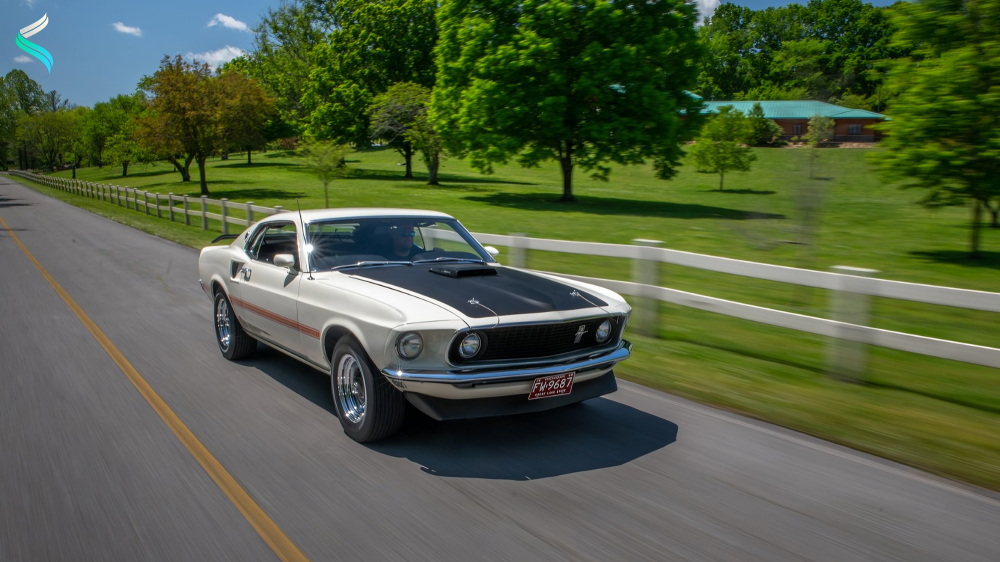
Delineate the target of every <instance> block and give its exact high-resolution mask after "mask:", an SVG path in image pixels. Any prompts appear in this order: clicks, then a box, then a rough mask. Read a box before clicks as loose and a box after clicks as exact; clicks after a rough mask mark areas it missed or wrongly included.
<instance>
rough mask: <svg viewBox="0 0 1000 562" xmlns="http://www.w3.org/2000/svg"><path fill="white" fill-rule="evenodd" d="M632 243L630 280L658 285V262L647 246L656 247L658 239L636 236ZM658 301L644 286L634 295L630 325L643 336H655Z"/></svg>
mask: <svg viewBox="0 0 1000 562" xmlns="http://www.w3.org/2000/svg"><path fill="white" fill-rule="evenodd" d="M632 243H633V244H635V245H637V246H638V248H637V249H636V251H637V257H636V259H634V260H632V281H634V282H636V283H640V284H642V285H652V286H654V287H657V286H659V284H660V283H659V279H658V277H659V275H658V272H659V270H660V262H659V261H656V260H654V259H653V258H654V255H653V252H652V251H651V250H650V249H649V248H658V247H659V246H660V244H663V242H660V241H659V240H645V239H642V238H636V239H635V240H632ZM659 308H660V303H659V301H658V300H656V299H655V298H654V297H653V295H651V294H649V291H648V290H647V289H646V287H640V288H639V294H638V295H636V300H635V306H633V307H632V317H633V319H634V320H633V323H632V326H633V327H634V328H635V330H636V333H638V334H640V335H643V336H650V337H655V336H656V323H657V320H658V317H659V314H658V311H659Z"/></svg>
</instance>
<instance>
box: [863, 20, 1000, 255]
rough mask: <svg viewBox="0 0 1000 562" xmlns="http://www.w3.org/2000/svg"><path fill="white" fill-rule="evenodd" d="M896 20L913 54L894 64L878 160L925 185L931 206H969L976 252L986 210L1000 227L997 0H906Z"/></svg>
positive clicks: (895, 174)
mask: <svg viewBox="0 0 1000 562" xmlns="http://www.w3.org/2000/svg"><path fill="white" fill-rule="evenodd" d="M897 23H898V25H899V26H900V32H899V35H898V37H897V41H898V42H899V43H901V44H902V45H903V46H904V47H912V48H913V55H912V56H911V57H909V58H906V59H903V60H900V61H898V62H897V64H895V65H894V66H893V67H892V68H891V70H890V78H889V80H890V84H891V85H892V86H893V87H895V89H896V91H897V92H898V93H899V97H898V98H897V99H896V100H895V102H894V103H893V113H892V121H890V122H888V123H887V124H886V125H885V129H886V130H887V131H888V132H889V135H888V137H887V139H886V140H887V142H886V146H887V148H888V150H887V151H886V152H884V153H882V154H881V155H880V156H881V157H880V158H879V162H880V164H881V167H882V170H883V172H884V173H885V174H886V176H887V177H888V178H892V179H902V180H904V181H905V187H916V188H922V189H926V190H927V191H928V193H927V195H926V197H924V198H923V200H922V203H923V204H924V205H926V206H930V207H938V206H946V205H965V204H970V206H971V207H972V224H971V232H970V239H969V246H970V253H971V255H972V257H979V255H980V254H979V245H980V223H981V220H982V211H983V209H984V208H985V209H987V210H988V211H990V212H991V213H992V214H993V224H994V225H995V226H1000V225H997V214H998V212H1000V96H998V94H997V93H998V92H1000V34H998V33H997V30H998V29H1000V0H924V1H922V2H919V3H915V4H905V5H902V6H900V7H899V17H898V19H897ZM994 199H997V207H992V206H991V202H992V201H993V200H994Z"/></svg>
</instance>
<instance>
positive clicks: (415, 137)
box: [406, 111, 446, 185]
mask: <svg viewBox="0 0 1000 562" xmlns="http://www.w3.org/2000/svg"><path fill="white" fill-rule="evenodd" d="M406 138H408V139H409V140H410V142H411V143H413V148H415V149H416V150H417V151H419V152H420V157H421V159H422V160H423V161H424V165H425V166H427V184H428V185H440V184H439V183H438V170H440V169H441V158H442V157H443V156H444V155H445V154H446V151H445V147H444V139H442V138H441V135H439V134H438V133H437V131H436V130H435V129H434V124H433V123H432V122H431V120H430V117H429V116H428V115H427V112H426V111H424V112H423V113H420V114H418V115H417V117H416V119H414V121H413V125H412V126H411V127H410V129H409V130H408V131H406Z"/></svg>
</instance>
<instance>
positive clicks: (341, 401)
mask: <svg viewBox="0 0 1000 562" xmlns="http://www.w3.org/2000/svg"><path fill="white" fill-rule="evenodd" d="M330 363H331V367H330V386H331V389H332V391H333V403H334V405H335V407H336V408H337V417H338V418H340V425H342V426H343V427H344V433H346V434H347V436H348V437H350V438H351V439H354V440H355V441H357V442H358V443H367V442H370V441H378V440H379V439H385V438H386V437H389V436H390V435H393V434H394V433H396V432H397V431H399V428H400V426H402V425H403V415H404V414H405V413H406V399H405V398H404V397H403V394H402V393H401V392H399V391H398V390H396V389H395V388H394V387H393V386H392V385H391V384H389V381H387V380H385V377H383V376H382V375H381V374H376V372H375V369H374V367H373V366H372V364H371V361H369V360H368V355H367V354H366V353H365V351H364V349H362V347H361V344H360V343H358V341H357V340H356V339H354V338H352V337H350V336H344V337H343V338H341V339H340V341H338V342H337V345H336V346H335V347H334V348H333V357H332V361H331V362H330Z"/></svg>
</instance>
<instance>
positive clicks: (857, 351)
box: [10, 171, 1000, 379]
mask: <svg viewBox="0 0 1000 562" xmlns="http://www.w3.org/2000/svg"><path fill="white" fill-rule="evenodd" d="M10 173H11V174H12V175H15V176H18V177H22V178H25V179H30V180H32V181H36V182H39V183H41V184H43V185H47V186H49V187H54V188H56V189H61V190H63V191H67V192H70V193H75V194H78V195H81V196H84V197H92V198H96V199H100V200H103V201H107V202H109V203H111V204H117V205H119V206H124V207H126V208H130V209H136V210H140V206H141V207H142V211H144V212H145V213H146V214H147V215H152V214H155V215H156V216H157V217H161V218H166V217H164V215H165V214H166V215H169V219H170V220H175V219H176V220H183V221H184V223H185V224H187V225H190V224H191V217H192V216H194V217H195V219H196V220H198V219H200V221H201V227H202V228H203V229H208V219H215V220H217V221H221V223H222V230H223V233H227V232H228V225H229V224H236V225H239V226H247V225H248V224H252V223H253V222H254V217H255V216H258V215H270V214H274V213H278V212H281V211H282V208H281V207H274V208H271V207H260V206H257V205H254V204H253V203H252V202H248V203H234V202H230V201H227V200H226V199H222V200H214V199H208V198H206V197H200V198H191V199H189V198H188V197H187V196H176V195H172V194H169V195H167V196H163V195H159V194H150V193H148V192H144V191H139V190H137V189H130V188H128V187H119V186H111V185H100V184H93V183H89V182H83V181H79V180H68V179H64V178H53V177H50V176H43V175H40V174H34V173H28V172H19V171H12V172H10ZM151 197H152V200H151ZM164 197H166V198H165V199H164ZM191 202H195V203H197V204H198V210H197V211H191V210H190V203H191ZM164 203H165V204H164ZM178 204H180V205H178ZM209 206H218V207H219V208H220V212H219V213H210V212H208V210H207V209H208V207H209ZM233 209H238V210H240V211H242V212H243V214H244V216H245V217H246V218H237V217H233V216H230V215H229V214H228V212H229V211H230V210H233ZM142 211H140V212H142ZM473 235H474V236H475V237H476V239H477V240H479V241H480V242H481V243H483V244H491V245H497V246H505V247H507V248H508V250H509V255H508V256H506V260H505V261H507V264H508V265H511V266H513V267H521V268H524V267H526V265H527V262H526V259H525V252H526V251H527V250H540V251H546V252H561V253H569V254H580V255H587V256H605V257H613V258H628V259H632V260H633V264H634V265H633V278H634V279H635V281H633V282H629V281H615V280H611V279H595V278H591V277H582V276H579V275H567V274H563V273H559V274H553V275H558V276H560V277H566V278H570V279H576V280H579V281H583V282H587V283H592V284H594V285H598V286H601V287H605V288H608V289H611V290H613V291H616V292H618V293H621V294H624V295H629V296H634V297H638V300H637V301H636V306H635V307H634V309H635V312H634V314H633V321H632V323H631V324H630V326H631V327H632V328H634V329H636V330H637V331H639V332H640V333H645V334H648V335H653V334H654V333H655V325H656V320H657V318H656V315H655V308H656V307H655V303H656V301H664V302H669V303H672V304H675V305H680V306H686V307H690V308H696V309H699V310H705V311H709V312H715V313H717V314H723V315H726V316H731V317H735V318H742V319H744V320H750V321H753V322H761V323H764V324H770V325H772V326H780V327H782V328H789V329H792V330H798V331H802V332H808V333H812V334H817V335H821V336H826V337H829V338H831V340H832V343H831V346H830V349H829V353H828V367H829V370H830V371H831V372H832V373H833V374H835V375H838V376H841V377H844V378H848V379H856V378H859V377H861V376H862V375H863V372H864V365H865V348H866V346H868V345H877V346H881V347H886V348H890V349H898V350H902V351H908V352H911V353H917V354H921V355H928V356H932V357H940V358H944V359H951V360H955V361H962V362H965V363H972V364H976V365H984V366H987V367H994V368H1000V349H997V348H992V347H984V346H979V345H972V344H967V343H961V342H954V341H948V340H942V339H937V338H930V337H925V336H918V335H914V334H907V333H902V332H894V331H891V330H883V329H879V328H873V327H870V326H867V325H866V324H867V320H868V314H867V311H868V308H869V304H868V300H869V299H870V297H884V298H893V299H902V300H908V301H914V302H921V303H927V304H937V305H945V306H952V307H958V308H967V309H973V310H982V311H988V312H1000V293H990V292H985V291H972V290H967V289H956V288H952V287H939V286H935V285H922V284H918V283H905V282H902V281H890V280H887V279H877V278H873V277H871V276H870V275H871V274H873V273H875V272H873V271H870V270H861V269H855V268H849V267H837V268H834V269H835V271H833V272H824V271H814V270H808V269H797V268H793V267H785V266H780V265H770V264H763V263H756V262H749V261H743V260H736V259H730V258H720V257H716V256H709V255H704V254H694V253H691V252H682V251H679V250H670V249H667V248H660V247H658V246H659V244H660V242H658V241H654V240H635V241H634V244H633V245H627V244H604V243H596V242H572V241H566V240H550V239H544V238H528V237H525V236H522V235H517V234H511V235H498V234H484V233H473ZM435 236H445V237H446V235H445V234H443V233H440V234H437V233H436V234H435ZM657 262H662V263H669V264H674V265H681V266H685V267H691V268H696V269H703V270H707V271H715V272H719V273H727V274H731V275H740V276H744V277H752V278H756V279H766V280H768V281H778V282H782V283H790V284H795V285H804V286H807V287H816V288H820V289H827V290H830V291H832V294H833V295H834V298H833V299H832V300H833V301H834V302H835V305H834V306H833V307H832V308H833V310H832V312H833V315H834V316H835V318H836V319H833V320H830V319H826V318H819V317H815V316H807V315H803V314H795V313H791V312H784V311H781V310H774V309H770V308H764V307H760V306H754V305H749V304H744V303H740V302H734V301H729V300H725V299H720V298H715V297H709V296H706V295H699V294H696V293H689V292H686V291H679V290H677V289H669V288H666V287H660V286H658V280H657V273H656V272H657V270H658V268H656V267H655V264H656V263H657Z"/></svg>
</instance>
